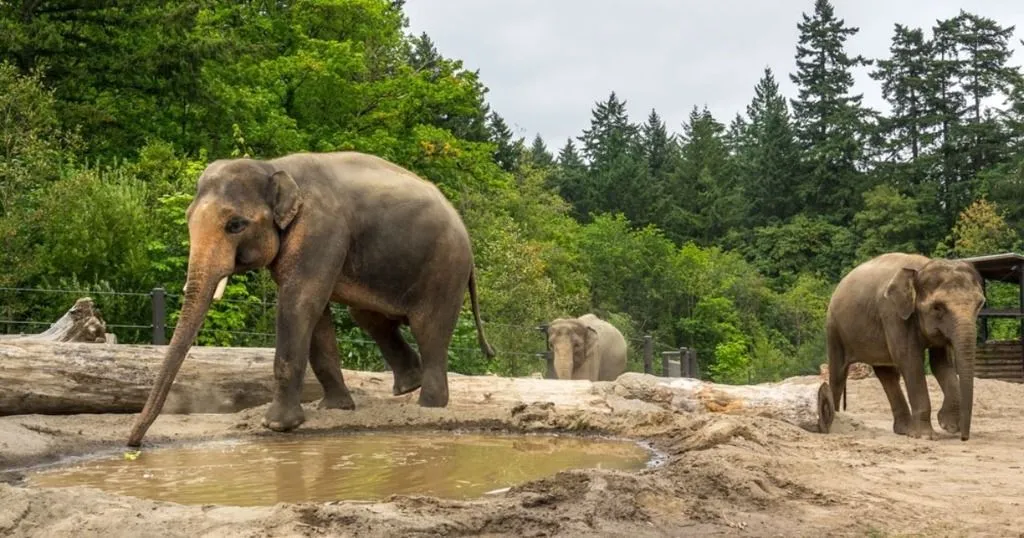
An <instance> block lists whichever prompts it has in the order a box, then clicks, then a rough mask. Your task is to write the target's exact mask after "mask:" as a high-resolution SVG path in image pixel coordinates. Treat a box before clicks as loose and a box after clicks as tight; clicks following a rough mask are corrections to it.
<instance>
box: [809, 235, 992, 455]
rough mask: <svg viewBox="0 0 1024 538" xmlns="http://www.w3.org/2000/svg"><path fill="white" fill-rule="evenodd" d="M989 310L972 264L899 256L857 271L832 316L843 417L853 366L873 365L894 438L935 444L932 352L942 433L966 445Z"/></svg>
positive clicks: (832, 364) (832, 351)
mask: <svg viewBox="0 0 1024 538" xmlns="http://www.w3.org/2000/svg"><path fill="white" fill-rule="evenodd" d="M984 302H985V294H984V287H983V284H982V279H981V275H979V274H978V271H977V270H976V269H975V268H974V266H973V265H971V264H969V263H967V262H962V261H955V260H945V259H930V258H927V257H925V256H921V255H916V254H904V253H900V252H893V253H888V254H882V255H880V256H877V257H875V258H873V259H871V260H868V261H866V262H864V263H862V264H860V265H859V266H857V267H856V268H854V269H853V270H852V271H850V272H849V273H848V274H847V275H846V276H845V277H843V279H842V280H841V281H840V282H839V284H838V285H837V286H836V289H835V291H834V292H833V293H832V298H831V300H830V301H829V305H828V311H827V314H826V341H827V347H828V367H829V384H830V385H831V390H832V399H833V402H834V406H835V411H839V396H840V394H841V393H842V392H843V391H844V389H845V387H846V377H847V368H848V366H849V365H850V364H851V363H854V362H862V363H866V364H869V365H871V366H872V367H873V368H874V371H875V375H876V376H877V377H878V380H879V381H880V382H881V384H882V388H883V389H884V390H885V394H886V396H887V397H888V399H889V406H890V407H891V409H892V415H893V431H894V432H895V433H897V434H900V435H909V436H911V437H915V438H928V439H935V431H934V430H933V429H932V423H931V402H930V400H929V396H928V385H927V381H926V379H925V370H924V351H925V350H926V349H927V350H928V359H929V361H930V364H931V369H932V372H933V374H934V375H935V379H936V380H937V381H938V382H939V385H940V386H941V387H942V394H943V401H942V407H941V408H940V409H939V413H938V420H939V425H940V426H942V428H943V429H944V430H946V431H947V432H950V433H957V432H959V433H960V439H961V440H963V441H966V440H967V439H968V438H970V433H971V413H972V409H973V404H974V356H975V344H976V338H977V324H976V322H977V319H978V314H979V312H980V310H981V307H982V305H983V304H984ZM901 375H902V376H903V379H904V380H905V381H906V385H907V396H908V397H909V399H910V408H909V409H908V408H907V400H906V399H905V398H904V396H903V390H902V388H901V386H900V376H901Z"/></svg>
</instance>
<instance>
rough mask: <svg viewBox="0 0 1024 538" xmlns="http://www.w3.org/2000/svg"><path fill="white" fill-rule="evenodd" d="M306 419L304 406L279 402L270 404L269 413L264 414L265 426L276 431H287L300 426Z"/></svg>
mask: <svg viewBox="0 0 1024 538" xmlns="http://www.w3.org/2000/svg"><path fill="white" fill-rule="evenodd" d="M305 421H306V415H305V413H303V412H302V406H301V405H298V404H295V405H289V406H285V405H281V404H279V403H278V402H276V401H275V402H274V403H272V404H270V408H269V409H267V414H266V415H264V416H263V422H262V424H263V427H264V428H267V429H268V430H273V431H275V432H287V431H291V430H294V429H295V428H298V427H299V426H300V425H301V424H302V423H303V422H305Z"/></svg>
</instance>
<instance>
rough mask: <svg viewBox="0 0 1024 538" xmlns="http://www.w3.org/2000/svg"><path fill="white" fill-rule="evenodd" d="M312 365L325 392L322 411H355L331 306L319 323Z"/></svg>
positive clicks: (314, 334)
mask: <svg viewBox="0 0 1024 538" xmlns="http://www.w3.org/2000/svg"><path fill="white" fill-rule="evenodd" d="M309 365H310V367H311V368H312V369H313V373H314V374H315V375H316V378H317V380H318V381H319V382H320V385H321V386H323V388H324V398H323V399H322V400H320V404H319V407H320V408H321V409H355V408H356V403H355V401H354V400H352V394H351V393H349V391H348V387H346V386H345V379H344V378H343V377H342V375H341V357H340V356H339V355H338V340H337V336H336V335H335V333H334V320H333V319H331V307H330V305H328V306H327V308H325V309H324V313H323V315H322V316H320V320H319V321H317V324H316V327H315V328H314V329H313V338H312V342H311V344H310V348H309Z"/></svg>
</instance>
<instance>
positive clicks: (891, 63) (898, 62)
mask: <svg viewBox="0 0 1024 538" xmlns="http://www.w3.org/2000/svg"><path fill="white" fill-rule="evenodd" d="M889 51H890V56H889V58H888V59H883V60H878V61H877V62H876V65H877V66H878V68H877V69H876V70H874V71H872V72H871V78H873V79H875V80H877V81H879V82H880V83H881V87H882V97H883V98H884V99H885V100H886V101H887V102H888V103H889V106H890V107H891V109H892V112H891V115H890V116H889V117H886V118H883V119H882V121H881V122H880V131H881V133H880V134H881V135H882V137H883V140H884V141H883V144H882V147H881V148H879V149H880V150H881V153H882V155H883V159H884V160H886V161H888V162H904V161H906V160H908V159H909V160H910V161H912V162H913V161H916V160H917V159H918V157H920V156H921V153H922V151H923V150H924V149H925V148H926V147H927V146H928V145H929V144H930V136H929V133H928V132H927V131H928V129H927V127H928V124H927V114H928V102H927V99H928V88H927V84H928V59H929V57H930V55H931V46H930V43H929V42H928V41H927V40H926V39H925V37H924V32H923V31H922V30H921V29H920V28H909V27H906V26H903V25H902V24H896V25H895V30H894V32H893V36H892V44H891V46H890V47H889ZM908 179H909V183H910V184H911V185H916V184H917V183H920V177H910V178H908Z"/></svg>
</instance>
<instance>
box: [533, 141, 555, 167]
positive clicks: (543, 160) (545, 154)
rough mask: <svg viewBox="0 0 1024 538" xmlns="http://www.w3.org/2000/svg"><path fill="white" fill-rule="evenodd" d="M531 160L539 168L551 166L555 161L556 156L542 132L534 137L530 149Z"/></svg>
mask: <svg viewBox="0 0 1024 538" xmlns="http://www.w3.org/2000/svg"><path fill="white" fill-rule="evenodd" d="M529 156H530V162H531V163H532V164H533V166H536V167H537V168H549V167H551V166H552V165H553V164H554V163H555V157H554V156H553V155H551V152H549V151H548V147H547V145H546V144H544V139H543V138H541V136H540V133H537V135H536V136H534V137H533V143H532V144H530V149H529Z"/></svg>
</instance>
